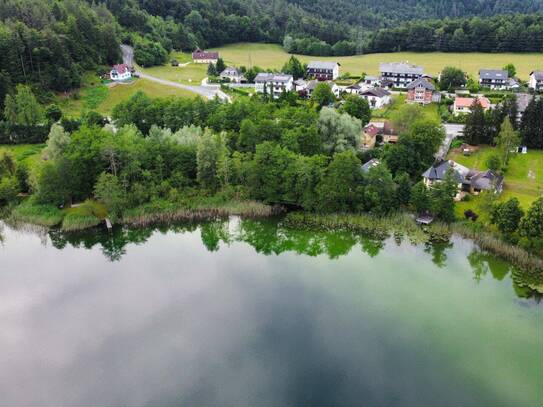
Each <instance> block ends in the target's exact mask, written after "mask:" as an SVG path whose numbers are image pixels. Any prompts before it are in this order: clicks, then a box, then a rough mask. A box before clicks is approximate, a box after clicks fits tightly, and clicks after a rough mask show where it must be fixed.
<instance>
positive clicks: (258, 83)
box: [255, 72, 294, 99]
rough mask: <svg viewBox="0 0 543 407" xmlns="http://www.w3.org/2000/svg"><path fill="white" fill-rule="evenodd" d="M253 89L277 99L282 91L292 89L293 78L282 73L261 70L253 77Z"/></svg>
mask: <svg viewBox="0 0 543 407" xmlns="http://www.w3.org/2000/svg"><path fill="white" fill-rule="evenodd" d="M255 90H256V91H257V92H258V93H265V94H268V95H272V97H273V98H274V99H277V98H278V97H279V96H281V94H282V93H284V92H290V91H292V90H294V79H293V78H292V75H288V74H284V73H268V72H261V73H259V74H258V75H256V77H255Z"/></svg>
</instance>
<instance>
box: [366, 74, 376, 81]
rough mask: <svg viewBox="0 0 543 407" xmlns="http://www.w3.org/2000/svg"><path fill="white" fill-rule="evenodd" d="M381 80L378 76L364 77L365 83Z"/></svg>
mask: <svg viewBox="0 0 543 407" xmlns="http://www.w3.org/2000/svg"><path fill="white" fill-rule="evenodd" d="M378 80H379V78H378V77H377V76H372V75H366V76H365V77H364V81H378Z"/></svg>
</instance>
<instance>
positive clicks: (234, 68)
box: [221, 66, 242, 76]
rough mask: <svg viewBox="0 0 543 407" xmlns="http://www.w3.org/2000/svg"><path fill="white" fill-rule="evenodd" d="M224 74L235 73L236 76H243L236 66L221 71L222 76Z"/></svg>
mask: <svg viewBox="0 0 543 407" xmlns="http://www.w3.org/2000/svg"><path fill="white" fill-rule="evenodd" d="M223 75H225V76H226V75H235V76H241V75H242V73H241V71H240V70H239V69H238V68H236V67H235V66H229V67H227V68H226V69H225V70H224V71H222V72H221V76H223Z"/></svg>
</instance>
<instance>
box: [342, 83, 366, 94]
mask: <svg viewBox="0 0 543 407" xmlns="http://www.w3.org/2000/svg"><path fill="white" fill-rule="evenodd" d="M361 91H362V86H360V85H359V84H358V83H355V84H354V85H349V86H347V87H346V88H345V93H349V94H351V95H358V94H359V93H360V92H361Z"/></svg>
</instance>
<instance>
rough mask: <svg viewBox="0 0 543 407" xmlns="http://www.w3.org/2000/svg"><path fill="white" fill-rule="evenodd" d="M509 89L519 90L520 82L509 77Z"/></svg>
mask: <svg viewBox="0 0 543 407" xmlns="http://www.w3.org/2000/svg"><path fill="white" fill-rule="evenodd" d="M508 85H509V89H511V90H519V89H520V83H519V81H518V80H516V79H515V78H509V83H508Z"/></svg>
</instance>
